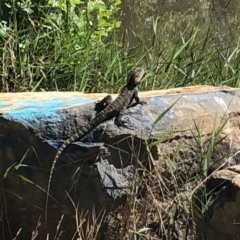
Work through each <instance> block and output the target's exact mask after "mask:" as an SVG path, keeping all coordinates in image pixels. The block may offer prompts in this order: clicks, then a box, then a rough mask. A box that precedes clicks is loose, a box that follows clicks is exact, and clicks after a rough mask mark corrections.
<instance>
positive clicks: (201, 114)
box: [0, 86, 240, 239]
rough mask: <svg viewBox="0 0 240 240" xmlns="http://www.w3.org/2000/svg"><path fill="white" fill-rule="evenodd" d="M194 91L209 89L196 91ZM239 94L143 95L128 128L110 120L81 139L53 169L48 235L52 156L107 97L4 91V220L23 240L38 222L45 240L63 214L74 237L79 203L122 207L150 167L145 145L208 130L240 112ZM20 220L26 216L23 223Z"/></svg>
mask: <svg viewBox="0 0 240 240" xmlns="http://www.w3.org/2000/svg"><path fill="white" fill-rule="evenodd" d="M194 89H195V91H197V90H199V89H201V90H203V89H204V92H196V93H194ZM238 91H239V89H224V90H221V89H219V88H213V87H208V86H205V87H199V86H197V87H195V88H194V87H192V88H184V89H183V90H182V89H178V90H169V93H173V94H166V90H165V91H164V94H165V95H162V96H161V93H162V92H161V91H159V92H157V91H154V92H150V93H148V92H147V93H142V94H140V98H142V99H143V100H145V101H147V104H146V105H143V106H142V105H136V106H133V107H131V108H129V109H128V110H126V111H125V113H124V115H123V116H122V117H123V120H124V122H125V124H124V125H123V126H121V125H119V124H118V123H117V121H116V119H115V118H113V119H110V120H108V121H106V122H103V123H102V124H100V125H99V126H98V127H96V128H95V129H93V130H92V131H91V132H89V134H87V135H86V136H85V137H84V139H82V141H81V142H80V141H76V142H74V143H72V144H70V145H69V146H68V147H67V148H66V149H65V151H64V152H63V153H62V154H61V156H60V158H59V160H58V162H57V165H56V168H55V170H54V175H53V181H52V185H51V198H50V202H49V204H50V208H49V215H48V216H49V222H48V228H47V230H46V229H45V226H44V223H43V222H44V221H43V220H44V218H43V216H44V208H45V198H46V193H45V191H46V187H47V180H48V176H49V169H50V168H51V165H52V161H53V158H54V155H55V154H56V151H57V149H58V148H59V147H60V146H61V143H62V141H63V140H65V139H67V138H69V137H70V136H71V135H72V134H74V133H75V132H76V131H77V129H79V128H81V126H83V125H84V124H86V123H87V122H89V121H90V120H91V118H92V117H93V116H94V114H93V109H94V102H95V101H97V100H99V99H101V98H102V97H104V96H105V94H100V95H96V96H95V95H87V94H81V93H21V94H14V93H12V94H0V146H1V147H0V159H1V161H0V164H1V165H0V171H1V177H2V178H1V179H2V182H3V186H4V190H5V191H4V192H5V195H6V201H7V203H8V206H9V208H8V212H7V215H6V216H5V217H4V221H6V222H8V221H7V220H8V218H10V219H11V226H10V228H11V230H12V232H15V233H16V232H17V231H18V230H19V228H20V227H21V228H22V231H21V234H22V236H23V238H24V239H28V238H29V236H30V235H31V231H32V230H33V229H35V227H36V224H37V222H38V220H39V217H40V221H41V222H42V224H41V226H40V227H39V229H38V230H39V236H40V239H41V238H42V239H45V238H46V232H50V234H51V235H50V236H53V234H54V232H55V230H56V226H57V224H58V222H59V219H60V217H61V215H62V214H64V215H65V217H64V220H63V224H65V225H64V233H63V235H62V237H63V239H71V237H72V233H73V232H75V230H76V226H75V214H76V206H80V208H81V209H84V210H85V211H90V210H91V209H92V206H95V208H96V212H97V213H100V212H101V210H102V208H103V207H105V208H106V212H109V211H111V209H114V208H116V206H117V205H119V204H122V203H123V199H124V195H126V192H127V189H128V187H129V188H130V187H131V183H130V180H131V179H132V178H134V179H135V180H137V179H138V176H140V175H141V172H138V171H136V169H137V167H138V166H139V163H143V162H147V160H146V159H147V154H146V152H147V151H146V145H145V140H151V139H152V140H154V139H158V138H159V137H161V136H162V135H163V134H164V131H165V130H172V129H177V130H185V129H192V128H194V127H195V124H200V126H201V127H203V128H204V131H205V132H206V133H210V132H211V131H212V130H213V128H214V126H216V125H218V124H221V121H222V119H223V117H226V116H230V115H231V114H233V113H238V112H239V110H238V109H239V104H240V99H239V97H238V96H239V95H238ZM176 101H177V102H176ZM175 102H176V103H175ZM173 103H175V105H174V106H173V107H172V108H171V109H170V110H169V112H168V113H166V115H165V116H164V117H163V118H162V119H161V120H160V121H159V122H157V123H156V124H155V125H154V126H153V123H154V121H155V120H156V119H157V117H158V116H159V115H160V114H161V113H162V112H163V111H164V110H166V109H167V108H169V107H170V106H171V105H172V104H173ZM203 119H204V121H203ZM230 127H231V122H230ZM133 151H136V152H137V153H138V154H137V155H138V159H136V156H133V154H132V152H133ZM104 152H105V153H104ZM19 199H22V200H21V201H20V200H19ZM113 199H114V200H113ZM73 203H74V204H75V205H74V204H73ZM16 215H18V216H23V219H22V221H21V222H19V220H18V219H17V218H16V217H14V216H16Z"/></svg>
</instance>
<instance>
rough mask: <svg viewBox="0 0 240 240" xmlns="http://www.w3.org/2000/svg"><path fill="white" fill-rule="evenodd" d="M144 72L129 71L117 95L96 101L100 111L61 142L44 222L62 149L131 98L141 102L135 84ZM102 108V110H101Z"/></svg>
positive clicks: (54, 163) (142, 70) (51, 171)
mask: <svg viewBox="0 0 240 240" xmlns="http://www.w3.org/2000/svg"><path fill="white" fill-rule="evenodd" d="M143 74H144V69H143V68H135V69H133V70H132V71H130V72H129V74H128V78H127V84H126V86H125V87H124V88H123V90H122V91H121V93H120V94H119V95H118V97H117V98H116V99H115V100H114V101H112V102H111V96H110V95H108V96H106V97H105V98H104V99H103V100H101V101H100V102H99V103H97V104H98V105H97V106H100V112H99V113H98V114H97V115H96V117H95V118H93V119H92V120H91V121H90V122H89V123H88V124H86V125H85V126H83V127H82V128H81V129H79V130H78V132H77V133H75V134H74V135H73V136H71V137H70V138H69V139H67V140H66V141H64V142H63V144H62V146H61V147H60V148H59V150H58V151H57V153H56V155H55V157H54V160H53V163H52V167H51V170H50V174H49V179H48V186H47V197H46V208H45V222H47V210H48V198H49V192H50V185H51V181H52V175H53V170H54V168H55V165H56V163H57V160H58V158H59V156H60V155H61V153H62V151H63V150H64V149H65V148H66V147H67V146H68V145H69V144H70V143H72V142H74V141H76V140H77V139H79V138H83V137H84V136H85V135H86V134H87V133H89V132H90V131H91V130H92V129H94V128H95V127H97V126H98V125H99V124H100V123H102V122H104V121H105V120H107V119H109V118H112V117H115V116H117V115H118V114H119V113H120V112H121V111H123V110H125V109H126V108H127V107H129V105H130V104H131V103H132V101H133V99H135V101H136V102H137V103H141V102H140V99H139V97H138V90H137V85H138V84H139V83H140V81H141V79H142V76H143ZM102 109H103V110H102Z"/></svg>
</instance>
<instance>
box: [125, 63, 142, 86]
mask: <svg viewBox="0 0 240 240" xmlns="http://www.w3.org/2000/svg"><path fill="white" fill-rule="evenodd" d="M143 74H144V69H143V68H140V67H137V68H134V69H133V70H131V71H130V72H129V74H128V83H129V84H132V85H135V86H136V85H137V84H138V83H139V82H140V81H141V79H142V76H143Z"/></svg>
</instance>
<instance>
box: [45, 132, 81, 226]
mask: <svg viewBox="0 0 240 240" xmlns="http://www.w3.org/2000/svg"><path fill="white" fill-rule="evenodd" d="M78 138H79V133H75V134H74V135H73V136H71V138H69V139H67V140H66V141H65V142H63V144H62V146H61V147H60V148H59V150H58V151H57V153H56V155H55V157H54V160H53V163H52V167H51V170H50V173H49V178H48V186H47V197H46V203H45V225H46V224H47V212H48V200H49V193H50V186H51V181H52V176H53V171H54V168H55V165H56V163H57V159H58V158H59V156H60V155H61V153H62V152H63V150H64V149H65V148H66V147H67V146H68V144H69V143H71V142H74V141H75V140H76V139H78Z"/></svg>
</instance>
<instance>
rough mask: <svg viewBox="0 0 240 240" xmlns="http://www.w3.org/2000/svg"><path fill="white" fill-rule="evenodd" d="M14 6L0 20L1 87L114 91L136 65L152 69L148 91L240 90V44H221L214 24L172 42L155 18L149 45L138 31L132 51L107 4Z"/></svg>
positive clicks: (145, 85)
mask: <svg viewBox="0 0 240 240" xmlns="http://www.w3.org/2000/svg"><path fill="white" fill-rule="evenodd" d="M89 2H90V1H89ZM115 5H116V6H118V3H115ZM14 6H15V7H13V8H11V10H9V11H10V13H11V16H12V17H11V18H10V20H9V21H8V22H7V23H6V22H3V21H2V22H1V23H0V40H1V41H0V42H1V44H0V53H1V56H2V60H1V62H0V71H1V73H2V74H1V81H0V82H1V84H0V88H1V91H4V92H8V91H40V90H46V91H60V90H61V91H85V92H109V93H113V92H118V91H119V89H120V88H121V86H122V85H123V84H124V83H125V81H126V74H127V72H128V71H129V69H130V68H132V67H134V66H137V65H142V66H144V67H145V69H146V75H145V78H144V82H143V84H142V90H150V89H163V88H173V87H182V86H189V85H196V84H209V85H218V86H219V85H229V86H232V87H239V63H240V61H239V60H240V58H239V46H238V45H237V46H225V47H223V46H222V45H221V46H220V45H217V44H216V39H215V37H214V34H212V31H211V28H210V27H209V28H208V29H207V30H205V32H203V31H202V30H201V31H199V30H198V28H196V27H192V29H190V30H189V29H187V30H186V31H184V32H182V33H179V38H178V41H177V42H174V43H173V42H171V41H166V39H165V38H164V37H162V36H164V33H163V32H161V26H158V21H153V24H152V33H153V34H152V38H151V40H150V42H144V41H143V40H142V39H141V37H140V35H138V34H137V33H134V32H133V35H134V37H135V39H136V41H134V42H137V43H136V45H135V46H133V47H131V48H130V47H129V42H128V41H129V40H128V38H127V34H124V36H123V37H122V39H119V38H118V39H117V38H116V30H117V28H118V27H119V22H118V21H117V20H116V19H114V13H115V12H114V11H113V10H111V9H110V10H109V9H108V8H107V7H106V6H104V5H101V6H93V7H95V8H93V9H92V8H91V9H90V7H89V5H88V7H89V9H90V10H89V11H86V9H85V8H84V7H82V8H79V9H78V11H77V9H76V7H74V5H71V4H70V2H69V1H66V4H65V5H64V6H61V5H59V6H57V7H55V8H53V7H51V6H50V4H49V5H48V4H46V5H40V4H39V5H34V2H33V3H31V5H29V6H24V7H23V6H21V7H20V6H18V5H17V4H15V5H14ZM96 9H98V10H99V11H97V12H96ZM100 10H102V11H100ZM19 11H20V12H21V14H22V16H23V17H22V18H19V15H18V12H19ZM10 13H9V15H10ZM100 13H102V14H103V13H104V14H105V15H107V18H106V16H101V14H100ZM104 17H105V18H104ZM20 19H21V21H20ZM102 19H108V21H109V22H106V21H103V20H102ZM149 32H151V31H150V30H149ZM163 40H164V41H163ZM166 42H167V43H166ZM149 46H150V47H149Z"/></svg>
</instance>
